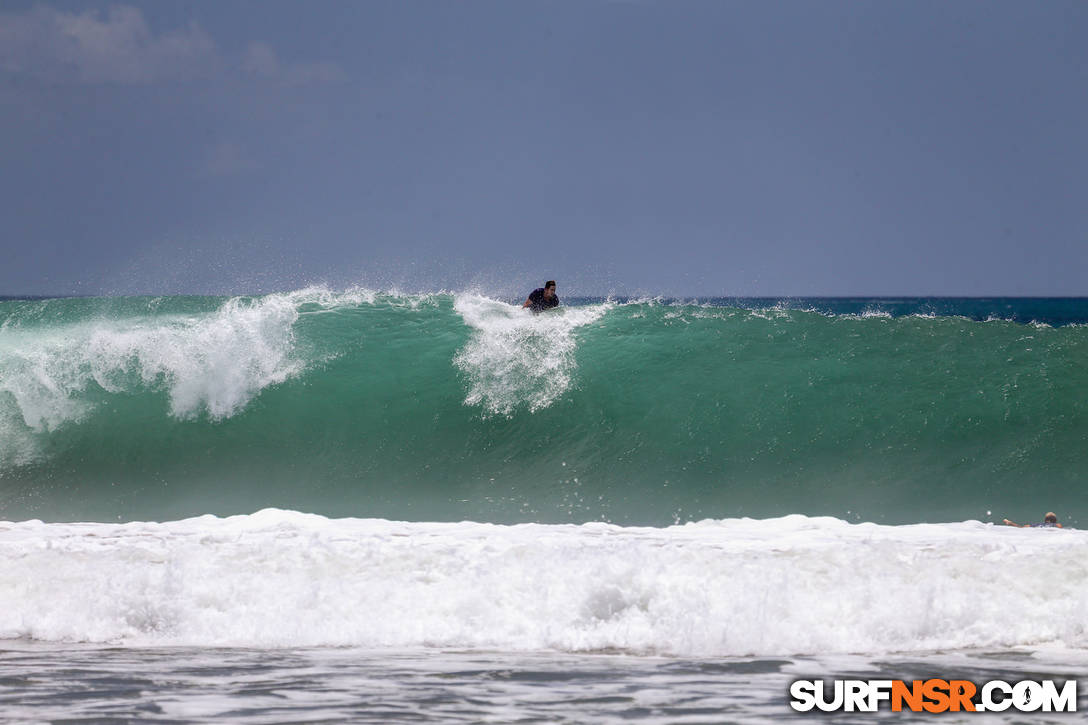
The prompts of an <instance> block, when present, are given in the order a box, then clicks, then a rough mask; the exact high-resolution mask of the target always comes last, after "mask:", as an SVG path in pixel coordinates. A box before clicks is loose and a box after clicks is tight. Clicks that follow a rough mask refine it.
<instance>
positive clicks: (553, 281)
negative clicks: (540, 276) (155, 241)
mask: <svg viewBox="0 0 1088 725" xmlns="http://www.w3.org/2000/svg"><path fill="white" fill-rule="evenodd" d="M554 286H555V280H554V279H549V280H548V281H547V282H545V283H544V289H548V288H549V287H554Z"/></svg>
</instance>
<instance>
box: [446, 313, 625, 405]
mask: <svg viewBox="0 0 1088 725" xmlns="http://www.w3.org/2000/svg"><path fill="white" fill-rule="evenodd" d="M610 306H611V305H609V304H607V303H605V304H598V305H591V306H587V307H563V308H559V309H557V310H555V311H552V312H547V313H544V314H539V315H533V314H531V313H529V312H528V311H527V310H523V309H521V308H520V307H518V306H515V305H509V304H506V303H504V302H499V301H497V300H492V299H489V298H487V297H482V296H479V295H461V296H458V297H457V298H456V299H455V301H454V309H455V310H456V311H457V312H458V314H460V315H461V317H462V318H463V319H464V321H465V324H467V325H468V326H470V327H471V328H472V329H473V335H472V337H471V339H470V340H469V341H468V342H467V343H466V344H465V346H464V347H463V348H461V350H460V351H459V352H458V353H457V356H456V357H455V358H454V364H455V365H457V367H458V368H459V369H460V370H461V372H462V373H464V375H465V377H466V378H467V380H468V383H469V391H468V394H467V395H466V396H465V405H480V406H482V407H483V408H484V409H485V410H486V411H487V412H488V413H490V414H497V415H506V416H509V415H512V414H513V413H514V411H515V410H517V409H518V408H520V407H525V408H527V409H528V410H529V411H530V412H535V411H537V410H540V409H541V408H546V407H548V406H550V405H551V404H552V403H554V402H555V401H556V400H557V399H558V398H559V397H560V396H561V395H562V394H563V393H564V392H566V391H567V389H568V388H569V387H570V386H571V382H572V379H573V374H574V370H575V368H576V363H575V359H574V352H575V349H576V347H577V341H576V338H575V330H577V329H578V328H579V327H583V326H585V325H589V324H591V323H593V322H596V321H597V320H598V319H600V318H601V316H603V315H604V314H605V312H607V310H608V309H609V307H610Z"/></svg>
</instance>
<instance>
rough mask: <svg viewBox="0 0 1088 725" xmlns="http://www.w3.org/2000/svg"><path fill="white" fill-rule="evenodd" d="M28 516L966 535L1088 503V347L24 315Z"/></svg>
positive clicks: (799, 334)
mask: <svg viewBox="0 0 1088 725" xmlns="http://www.w3.org/2000/svg"><path fill="white" fill-rule="evenodd" d="M0 321H2V323H0V324H2V326H0V518H4V519H9V520H16V519H24V518H42V519H47V520H117V519H122V520H129V519H157V520H164V519H175V518H181V517H184V516H191V515H199V514H205V513H214V514H219V515H224V514H231V513H242V512H251V511H254V510H257V509H260V508H264V507H278V508H285V509H296V510H301V511H310V512H316V513H322V514H325V515H331V516H358V517H382V518H391V519H407V520H460V519H472V520H477V521H494V522H517V521H541V522H567V521H572V522H581V521H588V520H598V519H603V520H609V521H613V522H616V523H625V524H628V523H645V524H654V525H660V524H667V523H673V522H674V521H685V520H690V519H701V518H708V517H710V518H723V517H735V516H752V517H766V516H775V515H782V514H786V513H804V514H809V515H819V514H829V515H834V516H838V517H839V518H845V519H848V520H856V519H865V520H873V521H879V522H885V523H908V522H916V521H920V520H929V521H948V520H963V519H967V518H977V519H983V520H986V519H987V518H989V514H988V512H989V511H993V516H994V517H996V518H998V519H999V518H1000V517H1001V516H1002V515H1011V513H1012V512H1024V513H1023V515H1025V516H1028V517H1031V516H1034V515H1036V514H1037V513H1041V512H1042V511H1044V510H1047V509H1054V510H1058V511H1060V512H1063V513H1064V514H1065V516H1063V520H1068V518H1069V517H1070V516H1074V515H1075V514H1076V512H1077V511H1079V509H1081V508H1083V506H1084V504H1085V503H1086V494H1085V493H1084V491H1085V486H1084V485H1083V481H1082V476H1083V473H1084V472H1085V471H1086V470H1088V466H1086V463H1088V460H1086V458H1088V447H1086V446H1085V442H1086V439H1088V415H1086V411H1085V397H1084V393H1083V392H1082V391H1084V390H1085V383H1086V382H1088V380H1086V377H1088V375H1086V373H1085V367H1084V364H1083V361H1084V360H1085V359H1088V328H1085V327H1081V326H1076V325H1069V326H1065V327H1048V326H1045V325H1027V324H1020V323H1014V322H1005V321H990V322H974V321H971V320H968V319H965V318H962V317H954V316H941V317H921V316H902V317H890V316H882V315H870V316H857V315H827V314H820V313H817V312H809V311H802V310H782V309H764V310H749V309H740V308H735V307H734V308H730V307H703V306H696V305H687V306H685V305H663V304H656V303H653V302H641V303H640V302H636V303H627V304H614V303H610V302H603V303H600V304H587V305H582V306H575V307H567V308H561V309H560V310H559V311H557V312H554V313H545V314H542V315H538V316H533V315H531V314H529V313H527V312H524V311H523V310H520V309H518V308H517V307H514V306H511V305H508V304H505V303H502V302H497V301H494V300H490V299H487V298H485V297H480V296H473V295H457V296H453V295H425V296H414V297H413V296H396V295H386V294H376V293H372V292H369V291H365V290H349V291H346V292H332V291H329V290H325V289H320V288H310V289H305V290H299V291H296V292H291V293H284V294H274V295H268V296H265V297H259V298H231V299H225V298H183V297H173V298H157V299H151V298H126V299H97V300H86V299H72V300H46V301H21V302H20V301H7V302H2V303H0Z"/></svg>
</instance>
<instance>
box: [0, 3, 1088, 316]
mask: <svg viewBox="0 0 1088 725" xmlns="http://www.w3.org/2000/svg"><path fill="white" fill-rule="evenodd" d="M1086 133H1088V3H1085V2H1057V1H1049V2H1026V1H1025V2H1016V3H1010V2H993V1H990V2H946V1H944V0H942V1H940V2H920V1H912V2H830V1H825V2H808V1H805V2H765V1H762V0H761V1H759V2H675V1H670V2H637V1H632V2H589V1H581V2H558V1H552V2H527V1H523V0H519V1H518V2H505V1H504V2H374V1H371V2H347V1H346V0H345V1H343V2H328V1H326V2H307V3H303V2H268V1H261V2H256V1H253V2H199V3H193V2H169V3H163V2H151V3H141V2H127V3H126V2H124V0H122V2H121V3H120V4H109V3H102V2H64V3H57V2H53V3H50V2H43V3H30V2H20V1H19V0H4V2H3V4H2V5H0V245H2V252H3V258H2V259H0V294H30V293H38V294H49V293H92V294H103V293H106V294H113V293H130V292H150V293H172V292H249V291H260V290H269V289H276V288H279V289H283V288H292V287H297V286H299V285H301V284H304V283H308V282H321V281H324V282H328V283H330V284H332V285H335V286H340V285H346V284H352V283H362V284H367V285H371V286H382V287H390V286H399V287H401V288H404V289H417V288H429V289H455V290H456V289H463V288H468V287H477V288H479V289H482V290H484V291H488V292H491V293H493V294H505V295H517V294H519V293H520V292H523V291H524V290H525V288H526V287H528V286H531V285H538V284H540V283H541V282H542V281H543V279H544V278H545V277H555V278H557V279H559V280H560V292H561V294H562V293H563V292H566V293H587V294H594V293H608V292H616V293H621V294H622V293H650V294H666V295H688V296H691V295H879V294H884V295H904V294H917V295H931V294H936V295H989V294H995V295H1085V294H1088V275H1086V269H1088V201H1086V190H1088V140H1086Z"/></svg>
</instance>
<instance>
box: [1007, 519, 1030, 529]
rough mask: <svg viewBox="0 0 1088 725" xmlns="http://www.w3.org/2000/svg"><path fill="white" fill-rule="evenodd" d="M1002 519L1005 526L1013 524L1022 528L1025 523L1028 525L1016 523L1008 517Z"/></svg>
mask: <svg viewBox="0 0 1088 725" xmlns="http://www.w3.org/2000/svg"><path fill="white" fill-rule="evenodd" d="M1003 521H1004V522H1005V525H1006V526H1015V527H1017V528H1019V529H1022V528H1024V527H1025V526H1027V525H1028V524H1018V523H1016V522H1015V521H1009V520H1008V519H1003Z"/></svg>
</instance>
